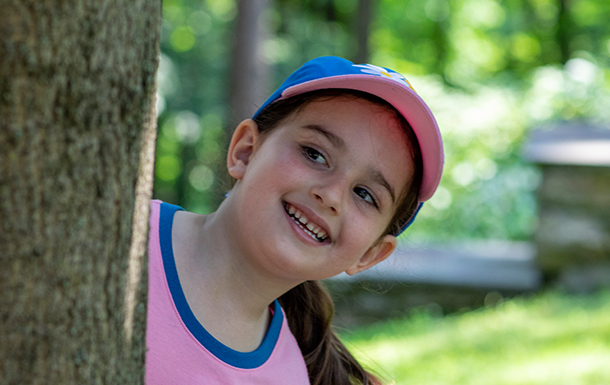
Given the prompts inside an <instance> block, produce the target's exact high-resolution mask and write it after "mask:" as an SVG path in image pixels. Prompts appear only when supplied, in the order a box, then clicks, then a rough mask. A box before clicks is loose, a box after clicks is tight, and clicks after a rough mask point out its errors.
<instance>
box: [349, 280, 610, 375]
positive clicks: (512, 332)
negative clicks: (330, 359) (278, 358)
mask: <svg viewBox="0 0 610 385" xmlns="http://www.w3.org/2000/svg"><path fill="white" fill-rule="evenodd" d="M432 310H433V309H432ZM343 339H344V341H345V342H346V344H347V346H348V348H349V349H350V351H352V352H353V353H354V354H355V355H356V356H357V358H358V359H359V360H360V362H361V363H363V365H365V366H366V367H368V368H369V369H371V370H373V371H374V372H376V373H378V374H379V375H381V376H382V377H383V378H385V379H387V380H393V381H395V382H392V383H395V384H396V385H401V384H418V385H428V384H430V385H432V384H453V385H462V384H463V385H478V384H481V385H488V384H494V385H546V384H556V385H602V384H608V383H610V367H609V366H608V362H610V293H608V292H600V293H597V294H595V295H590V296H576V295H566V294H560V293H557V292H548V293H544V294H540V295H537V296H533V297H529V298H526V297H523V298H517V299H512V300H507V301H505V302H502V303H500V304H499V305H497V306H496V307H488V308H483V309H479V310H476V311H470V312H467V313H463V314H454V315H450V316H446V317H442V316H439V315H438V312H436V311H429V310H427V309H426V308H421V309H416V310H414V311H413V314H412V315H411V316H410V317H409V318H408V319H404V320H393V321H387V322H383V323H379V324H376V325H374V326H370V327H366V328H363V329H360V330H357V331H355V332H350V333H344V334H343Z"/></svg>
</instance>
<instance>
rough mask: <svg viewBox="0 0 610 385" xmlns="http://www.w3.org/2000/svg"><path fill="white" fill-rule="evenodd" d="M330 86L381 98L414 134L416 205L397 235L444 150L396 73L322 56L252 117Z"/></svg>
mask: <svg viewBox="0 0 610 385" xmlns="http://www.w3.org/2000/svg"><path fill="white" fill-rule="evenodd" d="M330 88H339V89H350V90H356V91H362V92H367V93H369V94H372V95H375V96H377V97H379V98H381V99H383V100H385V101H386V102H388V103H390V104H391V105H392V106H393V107H394V108H395V109H396V110H397V111H398V112H399V113H400V114H402V116H404V118H405V119H406V120H407V122H409V125H410V126H411V128H412V129H413V132H414V133H415V136H416V137H417V141H418V143H419V147H420V149H421V155H422V165H423V175H422V184H421V188H420V190H419V194H418V202H419V205H418V208H417V210H416V211H415V213H414V214H413V216H412V217H411V218H409V220H407V221H406V222H405V223H404V225H403V226H402V229H401V231H400V232H399V233H398V234H400V233H402V232H403V231H404V230H405V229H406V228H407V227H408V226H409V225H410V224H411V223H412V222H413V220H414V219H415V216H416V215H417V212H419V210H420V209H421V206H422V205H423V203H424V202H425V201H427V200H428V199H430V198H431V197H432V195H433V194H434V192H435V191H436V189H437V187H438V185H439V183H440V180H441V175H442V172H443V164H444V153H443V142H442V138H441V133H440V130H439V129H438V125H437V123H436V119H434V115H432V112H431V111H430V108H428V106H427V105H426V103H425V102H424V101H423V99H422V98H421V97H420V96H419V95H418V94H417V92H415V89H414V88H413V86H411V83H409V81H408V80H407V79H405V77H404V76H402V75H401V74H399V73H398V72H395V71H393V70H391V69H388V68H385V67H379V66H376V65H372V64H354V63H352V62H351V61H349V60H346V59H343V58H340V57H336V56H323V57H319V58H316V59H312V60H310V61H308V62H306V63H305V64H303V66H302V67H300V68H299V69H297V70H296V71H295V72H293V73H292V74H291V75H290V76H289V77H288V78H287V79H286V80H285V81H284V82H283V83H282V84H281V85H280V87H279V88H278V89H277V90H276V91H275V92H274V93H273V94H272V95H271V96H270V97H269V98H268V99H267V100H266V101H265V103H263V105H262V106H261V107H260V108H259V109H258V111H257V112H256V113H255V114H254V118H256V117H257V116H258V115H259V114H260V113H261V111H262V110H264V109H265V108H266V107H267V106H268V105H270V104H272V103H274V102H276V101H278V100H282V99H287V98H290V97H292V96H296V95H300V94H303V93H306V92H310V91H316V90H322V89H330ZM398 234H396V235H398Z"/></svg>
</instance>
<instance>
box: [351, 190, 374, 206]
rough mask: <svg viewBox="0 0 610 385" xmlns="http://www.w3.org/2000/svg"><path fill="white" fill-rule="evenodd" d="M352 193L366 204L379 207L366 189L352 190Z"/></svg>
mask: <svg viewBox="0 0 610 385" xmlns="http://www.w3.org/2000/svg"><path fill="white" fill-rule="evenodd" d="M354 192H355V193H356V195H358V196H359V197H360V198H361V199H362V200H363V201H365V202H366V203H369V204H371V205H373V206H375V207H379V206H378V205H377V201H375V198H373V195H372V194H371V193H370V192H369V191H368V190H367V189H365V188H362V187H356V188H354Z"/></svg>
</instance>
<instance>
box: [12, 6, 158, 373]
mask: <svg viewBox="0 0 610 385" xmlns="http://www.w3.org/2000/svg"><path fill="white" fill-rule="evenodd" d="M160 17H161V2H160V1H148V0H129V1H122V0H75V1H71V2H64V1H52V0H42V1H41V0H30V1H10V0H3V1H1V2H0V197H1V198H0V218H2V221H1V222H2V224H1V225H0V245H1V246H0V292H1V293H2V299H1V300H0V383H2V384H42V383H45V384H46V383H52V384H137V383H143V373H144V370H143V368H144V357H145V333H144V330H145V325H146V293H147V279H146V277H147V267H146V266H147V263H146V258H145V250H146V239H147V228H148V223H147V222H148V205H149V202H148V201H149V199H150V195H151V190H152V172H153V162H154V139H155V114H154V105H153V102H154V95H153V92H154V84H155V73H156V69H157V62H158V54H159V44H158V42H159V32H160Z"/></svg>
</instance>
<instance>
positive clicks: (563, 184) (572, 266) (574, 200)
mask: <svg viewBox="0 0 610 385" xmlns="http://www.w3.org/2000/svg"><path fill="white" fill-rule="evenodd" d="M541 167H542V175H543V180H542V184H541V186H540V189H539V191H538V205H539V226H538V231H537V233H536V238H535V240H536V246H537V250H538V251H537V259H538V264H539V266H540V268H541V269H542V271H543V272H544V274H545V276H546V277H547V280H548V281H550V282H557V283H559V284H561V285H562V286H566V287H568V288H569V289H571V290H576V291H591V290H595V289H597V288H598V287H601V286H609V285H610V167H600V166H582V165H581V166H574V165H542V166H541Z"/></svg>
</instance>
